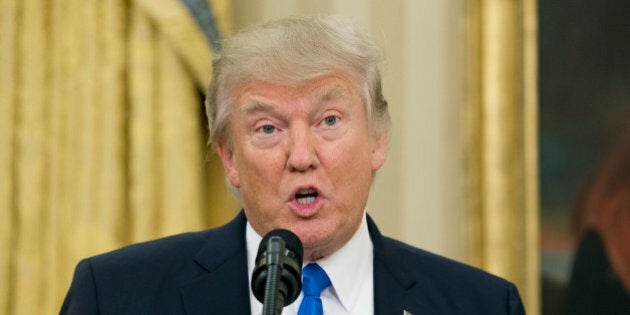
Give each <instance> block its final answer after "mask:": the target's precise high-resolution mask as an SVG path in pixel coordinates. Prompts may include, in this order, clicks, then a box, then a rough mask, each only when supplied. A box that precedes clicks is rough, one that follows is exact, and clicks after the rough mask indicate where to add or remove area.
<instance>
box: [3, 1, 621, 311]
mask: <svg viewBox="0 0 630 315" xmlns="http://www.w3.org/2000/svg"><path fill="white" fill-rule="evenodd" d="M611 1H613V0H607V1H604V2H602V3H605V5H606V6H612V4H611V3H612V2H611ZM564 2H567V1H564ZM613 2H614V1H613ZM618 2H621V0H619V1H618ZM576 3H577V2H576ZM561 6H562V5H560V4H558V5H549V4H548V5H546V6H545V5H542V4H541V5H540V6H539V5H538V4H537V3H536V1H533V0H513V1H502V0H487V1H475V0H449V1H428V0H427V1H425V0H422V1H411V0H392V1H378V0H368V1H362V0H322V1H306V0H262V1H247V0H233V1H229V0H207V1H206V0H101V1H83V0H50V1H38V0H0V314H5V313H6V314H51V313H57V312H58V309H59V308H60V306H61V303H62V300H63V297H64V295H65V293H66V290H67V288H68V287H69V284H70V281H71V277H72V273H73V270H74V267H75V265H76V264H77V262H78V261H79V260H80V259H81V258H85V257H88V256H91V255H95V254H98V253H101V252H104V251H108V250H112V249H115V248H118V247H121V246H124V245H126V244H130V243H134V242H140V241H145V240H149V239H154V238H157V237H161V236H165V235H170V234H175V233H180V232H184V231H191V230H200V229H206V228H209V227H214V226H217V225H220V224H223V223H225V222H227V221H228V220H230V219H231V218H232V217H233V216H234V215H235V214H236V213H237V212H238V211H239V209H240V208H239V205H238V202H237V201H236V200H235V199H234V198H233V197H232V196H231V195H230V194H229V193H228V191H227V189H226V188H225V185H224V178H223V171H222V169H221V166H220V163H219V161H218V158H217V157H216V156H215V154H214V153H213V152H211V151H210V150H209V149H208V146H207V144H206V139H207V127H206V118H205V115H204V111H203V97H204V94H205V92H204V91H205V87H206V86H207V84H208V81H209V80H210V74H211V67H212V65H211V60H212V56H213V55H214V54H217V53H219V52H220V42H221V38H223V37H227V36H229V35H230V34H231V33H233V32H235V31H238V30H240V29H242V28H244V27H247V26H250V25H253V24H257V23H261V22H265V21H268V20H270V19H275V18H282V17H286V16H293V15H306V14H337V15H342V16H344V17H346V18H348V19H350V20H351V21H352V22H354V24H355V25H357V26H358V27H359V28H360V29H363V30H364V31H365V32H366V33H368V34H369V35H370V36H372V37H373V39H374V40H375V41H376V42H377V44H379V46H380V47H381V48H382V51H383V54H384V56H385V62H384V64H383V67H382V72H383V83H384V94H385V97H386V98H387V99H388V102H389V104H390V113H391V116H392V126H393V127H392V132H391V140H390V151H389V157H388V161H387V162H386V164H385V166H384V168H383V169H382V170H381V171H380V172H379V173H378V175H377V178H376V182H375V184H374V188H373V193H372V195H371V199H370V202H369V204H368V212H369V213H370V214H371V215H372V216H373V217H375V219H376V221H377V222H378V224H379V226H380V228H381V230H382V232H383V233H384V234H388V235H391V236H394V237H396V238H399V239H401V240H403V241H405V242H408V243H411V244H413V245H415V246H418V247H421V248H425V249H427V250H430V251H433V252H437V253H439V254H442V255H445V256H448V257H451V258H453V259H456V260H459V261H463V262H466V263H469V264H473V265H475V266H478V267H480V268H483V269H485V270H488V271H489V272H492V273H495V274H498V275H500V276H502V277H506V278H507V279H509V280H511V281H513V282H514V283H515V284H516V285H517V286H518V288H519V291H520V293H521V295H522V296H523V299H524V301H525V303H526V308H527V310H528V314H539V313H540V312H541V310H542V305H541V303H540V300H541V299H540V298H541V285H540V283H539V282H540V280H539V279H540V278H541V273H540V271H541V268H540V266H541V265H540V261H541V260H540V258H541V255H540V248H541V247H540V242H539V240H540V234H539V232H540V231H541V229H540V228H539V226H542V227H543V229H542V230H543V233H544V234H543V238H542V239H543V255H542V257H543V259H542V262H543V264H542V266H543V268H542V270H543V271H545V270H552V271H553V275H554V277H558V275H561V276H560V278H562V275H564V277H565V279H566V277H567V276H566V274H567V273H568V272H569V271H568V269H569V268H570V263H568V262H567V261H569V260H570V255H571V254H570V253H571V252H572V250H573V247H572V246H573V245H571V244H573V243H571V242H570V241H568V240H569V237H568V236H567V235H568V234H566V233H565V232H567V229H566V228H565V227H564V226H565V224H567V220H566V218H567V216H566V215H562V214H561V213H563V211H568V207H567V206H566V204H567V203H566V200H568V199H570V198H569V197H568V195H569V194H570V192H566V193H564V195H563V196H565V197H557V196H556V195H557V192H554V191H552V190H553V189H551V188H550V189H551V190H549V191H548V190H547V188H545V187H556V188H557V187H565V188H567V191H568V187H566V185H564V184H562V183H559V182H556V180H558V177H563V176H562V175H557V173H553V171H550V170H554V169H556V170H557V169H558V167H559V166H561V167H567V166H568V165H567V164H566V163H562V161H565V158H566V156H565V155H564V154H566V150H564V149H561V148H564V147H562V146H558V145H554V144H553V143H555V142H553V139H555V138H554V133H553V130H556V129H554V128H557V127H558V126H560V125H559V123H564V124H565V125H571V124H572V123H571V120H570V119H566V120H565V119H564V117H566V118H570V117H567V116H564V115H563V114H561V109H559V108H557V111H556V110H555V109H553V108H555V107H553V106H554V104H557V103H558V102H557V101H556V100H557V99H564V100H566V97H564V96H558V95H557V94H555V93H559V91H562V93H569V92H570V90H571V89H570V87H571V86H572V85H571V84H570V83H567V82H565V81H566V80H565V79H566V73H567V72H566V69H573V68H574V66H575V67H578V68H579V67H580V66H581V64H582V61H583V59H579V58H578V59H575V58H574V59H570V60H572V61H573V63H571V64H569V63H567V64H566V67H567V68H556V70H547V68H546V67H547V66H549V65H551V66H554V65H555V66H557V65H565V64H563V63H559V62H557V61H556V60H555V59H546V58H547V57H545V54H550V55H551V56H554V54H556V55H555V56H556V57H555V58H556V59H559V60H563V61H567V60H569V59H567V58H565V57H564V56H565V53H563V52H562V50H560V51H559V52H555V53H554V52H551V53H549V51H553V49H565V48H566V47H565V45H564V44H562V43H565V42H566V41H568V39H567V37H566V36H564V35H563V34H564V33H563V32H564V31H567V30H569V29H572V27H573V25H571V26H569V24H570V23H575V22H570V21H571V20H570V17H571V16H572V15H571V14H573V13H570V14H569V13H567V12H564V11H562V10H560V7H561ZM549 7H551V8H550V9H548V8H549ZM574 7H575V8H576V9H577V8H579V7H583V6H582V5H580V4H576V5H574ZM543 9H544V10H545V12H543ZM539 10H540V12H539ZM571 12H572V11H571ZM553 14H559V15H561V16H564V17H567V18H568V19H567V20H566V23H568V24H562V25H558V24H557V23H559V22H558V21H565V20H560V19H557V18H556V17H555V16H554V15H553ZM575 14H577V13H575ZM617 14H618V15H620V14H621V13H617ZM602 19H603V20H606V19H607V16H606V15H603V17H602ZM539 20H540V21H539ZM603 20H602V21H603ZM539 22H540V26H539ZM593 22H594V23H599V22H601V21H600V20H597V19H596V20H595V21H593ZM554 23H556V24H554ZM580 25H582V23H581V22H580ZM539 27H540V29H541V30H545V33H544V34H543V33H541V34H540V36H539V33H538V28H539ZM573 29H574V30H575V32H573V33H571V34H574V33H575V34H574V35H575V36H577V37H579V35H580V34H589V36H591V37H593V38H599V37H600V35H601V33H584V32H579V31H578V30H579V29H580V28H578V27H575V28H573ZM604 33H608V32H604ZM549 34H550V35H549ZM553 36H556V37H553ZM539 37H540V40H541V42H540V45H539V41H538V39H539ZM571 38H573V37H571ZM562 39H564V40H565V41H562ZM614 40H615V41H622V42H623V40H619V39H614ZM626 42H627V41H626ZM600 44H601V43H600V42H595V43H594V44H593V45H600ZM567 45H568V44H567ZM625 45H626V46H625V47H627V43H626V44H625ZM539 46H540V49H541V50H540V52H541V54H542V56H539V53H538V52H539V50H538V48H539ZM580 47H581V46H580ZM606 47H607V46H606ZM575 49H576V50H579V49H580V48H579V47H578V48H575ZM626 55H627V54H626ZM539 59H540V60H541V69H540V73H541V80H542V74H544V75H545V76H549V78H550V79H549V81H541V83H540V90H541V94H540V105H541V107H540V109H539V107H538V104H539V93H538V88H539V85H538V80H537V78H538V77H539V75H538V74H539V68H538V60H539ZM615 60H618V59H615ZM577 63H579V65H577ZM542 66H544V68H543V67H542ZM597 67H598V66H597ZM550 69H551V68H550ZM598 69H599V68H598ZM546 71H556V72H553V73H556V74H557V76H554V75H551V74H548V73H550V72H546ZM562 73H565V75H564V77H563V76H561V75H560V74H562ZM584 73H587V74H588V73H590V72H589V71H585V72H584ZM618 73H619V75H618V76H619V77H624V76H623V75H622V73H624V72H622V70H621V69H619V72H618ZM625 73H626V74H627V73H628V72H627V71H626V72H625ZM602 75H606V72H605V71H603V72H602ZM571 77H577V74H575V76H574V75H571ZM625 77H626V79H627V76H625ZM545 82H547V83H545ZM606 82H608V81H606ZM606 82H602V83H601V85H602V86H607V85H608V84H607V83H606ZM560 83H562V84H564V86H566V88H565V89H562V90H557V89H556V88H555V87H556V86H557V84H560ZM626 83H627V81H626ZM619 84H622V83H619ZM620 86H623V85H620ZM626 86H627V85H626ZM615 91H616V92H617V93H620V94H615V95H621V96H623V95H625V94H623V93H626V94H627V91H628V89H625V90H624V89H621V88H620V89H617V90H615ZM546 95H556V96H552V98H548V97H549V96H546ZM563 95H564V94H563ZM621 96H620V97H621ZM554 97H555V98H554ZM610 97H611V99H617V98H616V97H613V96H612V95H610ZM625 99H627V98H625ZM602 102H603V100H602ZM563 104H568V102H564V103H563ZM585 104H586V103H585ZM589 104H593V103H592V102H591V103H589ZM615 104H621V103H615ZM624 104H626V103H624ZM626 105H627V104H626ZM602 106H603V105H602ZM617 106H625V105H617ZM564 108H565V109H564V110H566V108H571V106H568V105H567V106H565V107H564ZM601 108H603V107H592V108H591V110H592V111H594V112H599V110H600V109H601ZM606 108H608V107H606ZM624 108H626V111H627V106H625V107H624ZM550 111H552V112H553V113H556V114H554V115H555V116H553V117H554V118H553V119H552V118H547V117H546V116H542V117H541V124H540V128H541V129H540V133H541V134H540V139H541V142H540V143H541V150H540V157H541V158H542V159H543V161H541V167H543V168H542V171H541V173H540V179H541V185H550V186H545V187H543V186H541V187H542V188H543V190H542V193H543V198H542V201H543V203H542V207H539V200H541V199H540V198H539V196H538V192H539V188H538V187H539V173H538V165H539V163H538V160H539V149H538V136H539V129H538V126H539V123H538V115H539V112H540V114H541V115H547V114H546V113H548V112H550ZM558 117H559V118H558ZM612 117H618V115H616V114H614V115H612ZM625 121H626V122H627V121H628V120H625ZM579 124H582V122H580V123H579ZM601 125H602V126H604V125H607V123H602V124H601ZM549 126H553V127H549ZM573 126H575V124H573ZM581 130H582V131H583V134H584V133H588V132H587V131H586V130H585V129H581ZM550 131H551V132H550ZM569 138H571V137H570V136H567V139H569ZM550 139H551V140H550ZM580 139H583V137H580ZM589 148H590V149H595V148H592V147H589ZM549 152H551V153H549ZM548 154H551V156H552V157H553V161H555V162H554V163H555V164H553V165H551V164H545V163H547V162H545V161H544V160H545V159H546V158H547V157H548ZM570 154H574V153H573V152H571V153H569V155H570ZM550 165H551V166H550ZM554 167H555V168H554ZM576 167H581V166H580V165H578V166H576ZM564 179H568V178H566V177H564ZM576 186H577V185H576ZM554 196H555V197H554ZM550 198H551V199H550ZM554 198H556V199H554ZM558 198H560V199H558ZM562 198H564V199H562ZM548 200H554V201H553V203H552V204H548V203H547V201H548ZM539 217H542V218H543V221H539ZM545 233H546V234H545ZM562 233H565V234H562ZM550 236H553V237H551V238H550ZM549 239H551V240H553V242H549V241H548V240H549ZM557 240H560V242H559V243H558V242H556V241H557ZM563 242H564V243H563ZM548 244H554V245H553V246H552V247H549V246H547V245H548ZM557 244H560V245H557ZM558 252H560V254H558ZM549 257H551V258H549ZM557 257H560V258H557ZM567 257H569V258H567ZM557 261H560V263H557ZM563 268H564V269H563ZM558 270H560V271H558ZM554 279H556V278H554ZM554 283H555V282H554ZM554 288H555V287H554ZM559 288H560V291H554V292H562V290H561V289H562V286H561V285H560V286H559ZM556 304H557V303H556Z"/></svg>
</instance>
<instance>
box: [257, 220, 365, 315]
mask: <svg viewBox="0 0 630 315" xmlns="http://www.w3.org/2000/svg"><path fill="white" fill-rule="evenodd" d="M245 237H246V241H247V267H248V268H249V270H248V274H249V283H251V279H252V273H253V271H254V266H255V260H256V253H257V252H258V245H259V244H260V241H261V240H262V237H261V236H260V235H258V233H256V231H254V229H253V228H252V227H251V225H250V224H249V222H247V228H246V229H245ZM372 257H373V252H372V241H371V240H370V234H369V232H368V228H367V221H366V218H365V213H364V214H363V220H362V221H361V225H360V227H359V229H358V230H357V232H356V233H355V234H354V236H353V237H352V238H351V239H350V241H349V242H348V243H347V244H346V245H344V246H343V247H342V248H340V249H339V250H338V251H336V252H335V253H334V254H332V255H331V256H329V257H324V258H322V259H320V260H317V261H315V262H316V263H317V264H318V265H319V266H320V267H322V269H324V271H326V274H328V277H329V278H330V282H331V283H332V285H331V286H329V287H328V288H326V289H324V290H323V291H322V293H321V299H322V305H323V308H324V314H335V315H336V314H356V315H359V314H360V315H372V314H374V279H373V259H372ZM308 263H310V261H305V262H304V266H306V265H307V264H308ZM302 297H303V294H302V293H300V296H299V297H298V298H297V300H295V302H293V303H292V304H290V305H288V306H286V307H285V308H284V309H283V310H282V314H283V315H285V314H288V315H295V314H297V312H298V309H299V308H300V303H302ZM249 300H250V305H251V311H252V315H260V314H261V313H262V303H260V302H259V301H258V300H257V299H256V297H255V296H254V293H253V292H252V290H251V287H250V289H249Z"/></svg>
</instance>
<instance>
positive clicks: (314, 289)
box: [298, 264, 330, 315]
mask: <svg viewBox="0 0 630 315" xmlns="http://www.w3.org/2000/svg"><path fill="white" fill-rule="evenodd" d="M302 279H303V280H302V292H304V299H303V300H302V304H300V309H299V310H298V315H323V314H324V310H323V308H322V299H321V298H320V297H319V294H320V293H321V292H322V290H324V289H325V288H326V287H328V286H329V285H330V279H328V275H326V271H324V269H322V268H321V267H320V266H318V265H317V264H308V265H306V267H304V269H302Z"/></svg>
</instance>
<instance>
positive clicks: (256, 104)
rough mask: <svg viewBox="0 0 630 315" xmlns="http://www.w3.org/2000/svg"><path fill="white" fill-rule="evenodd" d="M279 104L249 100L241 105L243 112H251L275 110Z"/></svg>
mask: <svg viewBox="0 0 630 315" xmlns="http://www.w3.org/2000/svg"><path fill="white" fill-rule="evenodd" d="M277 107H278V106H277V105H276V104H272V103H265V102H261V101H249V102H247V103H245V104H243V106H241V112H243V113H244V114H249V113H252V112H264V111H275V109H276V108H277Z"/></svg>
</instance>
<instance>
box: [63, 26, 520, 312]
mask: <svg viewBox="0 0 630 315" xmlns="http://www.w3.org/2000/svg"><path fill="white" fill-rule="evenodd" d="M378 62H379V54H378V53H377V52H376V49H375V48H374V47H373V46H372V44H371V43H370V42H369V41H367V40H366V39H365V38H364V37H363V36H362V35H360V34H358V33H357V32H356V31H354V30H353V29H352V27H350V26H349V25H347V24H344V23H343V22H340V21H338V20H335V19H325V18H306V19H287V20H281V21H276V22H272V23H270V24H266V25H263V26H260V27H257V28H254V29H250V30H247V31H245V32H242V33H240V34H237V35H236V36H234V37H232V38H231V39H230V40H229V41H227V42H226V43H225V44H224V50H223V52H222V55H221V56H220V57H219V58H218V59H217V60H216V61H215V63H214V73H213V80H212V83H211V85H210V88H209V93H208V97H207V100H206V111H207V115H208V118H209V123H210V131H211V139H210V140H211V142H212V143H213V145H214V146H215V148H216V150H217V152H218V154H219V156H220V158H221V160H222V162H223V166H224V169H225V173H226V177H227V180H228V183H229V185H230V186H231V188H232V189H233V191H234V192H235V194H236V195H237V196H238V197H239V198H240V199H241V201H242V204H243V211H242V212H241V213H240V214H239V215H238V216H237V218H236V219H234V220H233V221H232V222H230V223H228V224H227V225H225V226H223V227H220V228H217V229H212V230H208V231H205V232H199V233H190V234H184V235H179V236H174V237H169V238H166V239H162V240H157V241H153V242H149V243H144V244H139V245H133V246H130V247H127V248H123V249H120V250H118V251H114V252H111V253H108V254H104V255H101V256H97V257H93V258H89V259H87V260H84V261H82V262H81V263H80V264H79V266H78V267H77V270H76V272H75V277H74V280H73V283H72V286H71V288H70V291H69V293H68V296H67V297H66V301H65V302H64V306H63V307H62V313H67V314H97V313H99V314H183V313H186V314H260V312H261V309H262V305H261V304H260V303H259V302H258V301H257V300H256V299H255V298H254V296H253V293H251V290H250V289H249V282H250V279H251V274H252V270H253V268H254V258H255V255H256V250H257V248H258V244H259V242H260V240H261V237H262V236H263V235H265V234H266V233H267V232H269V231H271V230H273V229H277V228H284V229H288V230H291V231H292V232H294V233H295V234H296V235H297V236H298V237H299V238H300V240H301V241H302V243H303V245H304V260H305V264H304V265H305V266H309V267H307V268H305V271H304V272H305V274H306V272H307V269H310V268H311V267H313V268H316V269H318V270H320V272H322V273H323V272H325V273H324V274H323V275H322V274H321V273H320V274H319V277H320V278H322V279H326V280H327V282H326V281H324V282H325V284H324V285H323V290H322V291H321V292H318V293H316V294H315V296H313V297H311V296H309V298H308V301H311V300H312V299H314V300H319V299H321V301H322V302H321V305H323V312H324V314H402V313H403V312H407V313H409V314H522V313H524V311H523V308H522V303H521V301H520V298H519V296H518V293H517V290H516V288H515V287H514V286H513V285H512V284H510V283H509V282H506V281H504V280H502V279H499V278H497V277H494V276H492V275H489V274H487V273H485V272H483V271H480V270H477V269H474V268H472V267H468V266H465V265H462V264H460V263H457V262H454V261H451V260H448V259H445V258H442V257H438V256H436V255H433V254H430V253H427V252H425V251H422V250H419V249H416V248H412V247H410V246H408V245H405V244H403V243H400V242H397V241H395V240H392V239H389V238H386V237H383V236H382V235H381V234H380V233H379V231H378V229H377V228H376V225H375V224H374V222H372V220H371V219H370V218H369V216H367V214H366V213H365V206H366V202H367V199H368V195H369V191H370V186H371V183H372V179H373V177H374V174H375V172H376V171H377V170H378V169H379V168H380V167H381V166H382V165H383V163H384V161H385V157H386V155H387V142H388V131H389V114H388V110H387V103H386V102H385V100H384V98H383V96H382V94H381V85H380V74H379V70H378V67H377V64H378ZM313 263H314V264H313ZM321 270H323V271H321ZM305 279H306V276H305ZM305 286H306V280H305ZM318 291H319V290H318ZM303 300H305V301H304V302H305V303H304V304H307V303H306V300H307V299H304V298H303V297H302V295H301V296H300V297H299V298H298V299H297V300H296V301H295V302H294V303H293V304H291V305H289V306H287V307H285V308H284V311H283V314H297V313H298V311H299V314H303V313H302V312H303V310H300V307H301V305H302V304H303V303H302V301H303ZM320 312H321V310H320Z"/></svg>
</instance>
